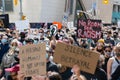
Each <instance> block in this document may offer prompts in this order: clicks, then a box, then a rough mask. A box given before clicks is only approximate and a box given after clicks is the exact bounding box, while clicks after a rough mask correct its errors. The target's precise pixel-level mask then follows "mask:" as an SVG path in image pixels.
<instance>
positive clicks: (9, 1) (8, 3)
mask: <svg viewBox="0 0 120 80" xmlns="http://www.w3.org/2000/svg"><path fill="white" fill-rule="evenodd" d="M1 7H2V0H0V8H1ZM5 11H6V12H10V11H13V0H5Z"/></svg>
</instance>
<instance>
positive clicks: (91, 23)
mask: <svg viewBox="0 0 120 80" xmlns="http://www.w3.org/2000/svg"><path fill="white" fill-rule="evenodd" d="M77 37H78V38H90V39H93V40H98V39H100V38H101V20H91V19H88V20H82V19H78V23H77Z"/></svg>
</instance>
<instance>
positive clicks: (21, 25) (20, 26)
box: [15, 20, 29, 32]
mask: <svg viewBox="0 0 120 80" xmlns="http://www.w3.org/2000/svg"><path fill="white" fill-rule="evenodd" d="M15 27H16V30H19V31H21V32H22V31H24V30H25V29H29V21H28V20H21V21H16V22H15Z"/></svg>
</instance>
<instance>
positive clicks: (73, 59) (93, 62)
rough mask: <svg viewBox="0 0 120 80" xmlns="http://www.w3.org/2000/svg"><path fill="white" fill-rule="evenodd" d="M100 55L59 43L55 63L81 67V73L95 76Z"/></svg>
mask: <svg viewBox="0 0 120 80" xmlns="http://www.w3.org/2000/svg"><path fill="white" fill-rule="evenodd" d="M98 59H99V54H98V53H95V52H92V51H90V50H87V49H83V48H80V47H77V46H71V45H67V44H64V43H60V42H58V43H57V46H56V49H55V54H54V61H55V62H56V63H60V64H62V65H64V66H68V67H72V66H73V65H75V64H78V65H79V66H80V69H81V71H85V72H88V73H91V74H94V72H95V69H96V66H97V62H98Z"/></svg>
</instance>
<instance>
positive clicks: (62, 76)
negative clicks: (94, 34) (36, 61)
mask: <svg viewBox="0 0 120 80" xmlns="http://www.w3.org/2000/svg"><path fill="white" fill-rule="evenodd" d="M116 30H117V28H116ZM54 31H56V32H54ZM54 31H53V32H52V31H51V30H50V29H47V28H46V26H45V28H44V27H43V28H40V29H35V30H34V31H32V30H26V31H23V32H19V31H16V30H10V29H6V32H5V33H4V34H2V35H0V62H1V64H0V74H1V75H0V79H6V80H31V79H32V80H117V79H118V78H119V77H120V75H119V73H117V74H118V76H119V77H117V79H115V78H114V75H113V74H114V72H116V70H117V71H119V70H118V69H117V67H118V66H119V63H118V62H120V59H119V52H120V50H119V44H120V43H119V42H120V38H119V37H120V36H119V30H118V31H115V30H112V29H110V30H108V29H107V30H106V29H105V30H104V29H103V30H102V33H103V34H102V35H101V38H100V39H97V40H98V41H97V40H94V39H92V38H77V33H76V30H73V29H68V28H63V29H59V30H54ZM114 31H115V32H114ZM112 32H113V35H112ZM57 42H63V43H64V44H68V45H74V46H78V47H81V48H85V49H88V50H91V51H96V52H99V53H100V59H99V60H98V63H97V66H96V70H95V73H94V74H89V73H87V72H83V71H81V70H82V69H80V67H79V66H78V65H74V66H73V68H72V69H71V67H68V66H64V65H62V64H61V63H60V65H58V64H57V63H55V62H54V59H55V58H54V55H55V54H57V53H56V52H55V49H56V45H57ZM39 43H46V73H47V74H46V75H44V76H43V75H35V76H31V77H25V75H24V74H23V73H21V72H20V73H19V72H18V71H19V70H17V71H15V72H14V71H11V70H14V69H15V68H16V67H17V65H15V64H20V62H19V61H20V57H19V47H22V46H29V45H32V44H35V45H36V44H39ZM117 44H118V45H117ZM114 46H115V50H113V48H114ZM28 54H29V53H28ZM64 54H65V53H64ZM116 58H117V59H118V62H117V61H116V60H115V59H116ZM119 72H120V71H119ZM106 73H107V74H106ZM115 76H116V73H115ZM107 78H108V79H107Z"/></svg>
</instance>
